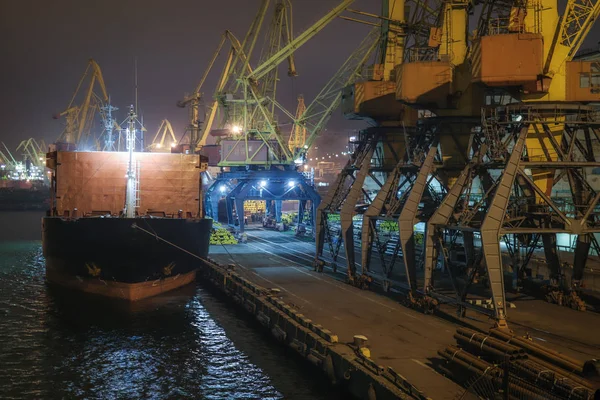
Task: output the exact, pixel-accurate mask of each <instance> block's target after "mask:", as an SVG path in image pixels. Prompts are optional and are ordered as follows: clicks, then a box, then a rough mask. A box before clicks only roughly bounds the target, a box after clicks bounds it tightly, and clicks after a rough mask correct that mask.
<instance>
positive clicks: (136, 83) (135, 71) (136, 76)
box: [133, 56, 139, 115]
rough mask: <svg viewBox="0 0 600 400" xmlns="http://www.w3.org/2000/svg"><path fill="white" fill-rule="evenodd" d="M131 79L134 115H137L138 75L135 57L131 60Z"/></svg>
mask: <svg viewBox="0 0 600 400" xmlns="http://www.w3.org/2000/svg"><path fill="white" fill-rule="evenodd" d="M133 70H134V71H133V77H134V78H133V79H134V87H135V113H136V115H139V114H138V75H137V56H136V57H135V58H134V60H133Z"/></svg>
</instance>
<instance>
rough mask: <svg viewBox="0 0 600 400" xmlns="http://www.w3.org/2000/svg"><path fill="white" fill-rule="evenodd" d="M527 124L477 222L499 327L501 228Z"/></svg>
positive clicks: (502, 323)
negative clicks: (480, 221)
mask: <svg viewBox="0 0 600 400" xmlns="http://www.w3.org/2000/svg"><path fill="white" fill-rule="evenodd" d="M527 131H528V126H527V125H523V126H522V127H521V132H520V134H519V138H518V139H517V141H516V143H515V146H514V148H513V150H512V153H511V155H510V158H509V159H508V162H507V164H506V168H505V169H504V172H503V174H502V176H501V178H500V182H499V184H498V186H497V188H496V192H495V193H494V197H493V199H492V202H491V204H490V207H489V209H488V212H487V214H486V216H485V218H484V220H483V224H482V225H481V243H482V247H483V255H484V258H485V263H486V268H487V273H488V279H489V282H490V287H491V289H492V300H493V303H494V310H495V311H496V313H495V314H496V321H497V324H498V326H499V327H507V325H506V298H505V293H504V271H503V268H502V254H501V250H500V235H501V228H502V224H503V221H504V217H505V215H506V210H507V207H508V202H509V199H510V195H511V192H512V188H513V185H514V182H515V177H516V175H517V173H518V169H519V162H520V161H521V157H522V154H523V147H524V145H525V139H526V138H527Z"/></svg>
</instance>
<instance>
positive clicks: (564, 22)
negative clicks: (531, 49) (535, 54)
mask: <svg viewBox="0 0 600 400" xmlns="http://www.w3.org/2000/svg"><path fill="white" fill-rule="evenodd" d="M599 15H600V1H598V0H568V1H567V7H566V9H565V12H564V13H563V14H562V16H561V18H560V20H559V22H558V25H557V26H556V31H555V34H554V40H553V41H552V44H551V46H550V51H549V52H548V57H547V58H546V63H545V65H544V73H550V74H552V73H555V72H556V71H557V69H558V66H559V65H560V64H562V63H563V62H565V61H571V60H572V59H573V57H574V56H575V54H576V53H577V51H578V50H579V48H580V47H581V44H582V43H583V41H584V39H585V38H586V37H587V35H588V33H589V32H590V29H591V28H592V26H593V25H594V22H595V21H596V20H597V19H598V16H599Z"/></svg>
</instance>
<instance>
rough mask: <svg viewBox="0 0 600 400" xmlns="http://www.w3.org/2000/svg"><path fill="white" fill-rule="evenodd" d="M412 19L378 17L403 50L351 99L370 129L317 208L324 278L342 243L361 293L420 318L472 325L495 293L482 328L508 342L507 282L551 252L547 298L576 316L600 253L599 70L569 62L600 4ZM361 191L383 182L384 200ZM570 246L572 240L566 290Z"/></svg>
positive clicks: (467, 9)
mask: <svg viewBox="0 0 600 400" xmlns="http://www.w3.org/2000/svg"><path fill="white" fill-rule="evenodd" d="M407 5H408V2H405V1H391V0H390V1H383V9H382V14H381V16H376V17H377V18H378V20H379V23H378V25H380V27H381V31H382V34H383V35H384V37H385V38H386V41H385V44H383V45H382V49H386V50H388V49H390V48H393V49H394V50H393V51H391V52H390V51H382V54H381V57H380V59H379V63H378V64H376V65H375V66H374V68H373V69H374V70H376V71H381V73H380V74H373V75H372V76H371V79H370V80H369V81H367V82H364V83H357V84H355V85H353V86H352V87H349V88H347V93H348V96H347V98H348V99H351V100H350V101H351V103H350V104H349V106H348V107H346V108H344V110H345V111H346V115H347V116H350V117H356V116H358V117H360V118H368V119H370V120H372V121H374V122H375V125H376V126H375V128H370V129H368V130H366V131H365V132H363V133H362V134H361V137H360V140H359V143H358V144H357V148H356V151H355V152H354V154H353V155H352V157H351V159H350V160H349V161H348V165H347V166H346V168H344V171H343V172H342V174H341V175H340V177H339V179H338V182H337V184H336V185H335V187H333V188H332V189H331V191H330V193H329V194H328V196H327V197H326V198H325V199H324V201H323V202H322V204H321V206H320V208H319V213H318V215H317V218H318V219H317V221H318V223H317V252H316V261H315V264H316V267H317V268H321V267H322V266H323V264H324V263H325V262H328V263H331V264H333V266H334V268H335V267H336V266H337V263H339V260H341V257H340V258H339V259H338V256H339V255H338V253H339V250H340V248H341V245H342V243H343V245H344V248H345V261H346V264H347V274H348V280H349V281H350V282H351V283H354V284H357V285H367V284H368V283H370V282H373V281H376V282H377V283H379V284H381V285H382V287H383V288H384V289H385V290H389V289H390V288H391V287H397V288H400V289H402V290H405V291H406V292H407V294H408V299H409V304H412V305H415V306H418V307H422V308H423V309H425V310H431V309H433V308H434V307H435V306H436V304H437V301H438V300H439V299H443V300H444V301H453V302H455V303H457V304H459V306H460V307H461V309H463V310H464V308H465V307H470V303H469V302H468V296H469V294H470V293H471V291H472V290H473V289H474V286H475V285H476V282H480V283H481V282H486V283H487V285H486V286H487V287H484V288H483V290H484V291H487V292H488V293H489V295H490V297H491V305H492V307H491V310H486V312H488V313H490V314H491V315H492V316H493V317H494V318H495V319H496V321H497V324H498V326H500V327H505V326H506V307H507V306H506V304H507V303H506V298H505V284H506V283H507V282H505V278H504V276H505V272H507V271H508V270H509V266H510V269H512V272H511V273H513V274H514V276H515V278H516V279H515V281H517V280H520V279H522V278H524V277H526V275H527V274H528V268H527V266H528V263H529V261H530V260H531V257H532V255H533V253H534V252H535V251H539V250H536V249H538V248H539V247H542V248H543V253H544V256H545V258H546V260H547V262H548V268H549V269H550V271H551V272H550V278H551V281H552V282H553V283H554V284H551V285H550V286H549V287H547V288H546V290H547V291H548V294H549V297H550V298H553V299H558V301H557V302H562V303H565V304H568V305H570V306H572V307H574V308H582V302H581V299H580V298H579V296H578V288H580V286H581V280H582V277H583V269H584V266H585V262H586V259H587V257H588V254H589V252H590V248H594V247H597V244H596V239H595V237H594V233H595V232H597V229H598V225H597V222H596V220H597V212H596V211H595V209H596V206H597V203H598V200H599V198H600V195H599V194H598V192H597V189H594V187H593V185H592V184H591V183H590V181H589V175H590V174H589V172H590V169H591V168H595V167H597V166H598V163H597V161H596V157H595V154H594V149H595V147H596V145H597V143H596V142H597V141H598V140H599V139H600V137H599V136H598V130H597V122H596V121H597V111H596V109H595V108H594V107H593V105H592V104H593V103H595V102H598V101H599V100H600V91H599V90H598V87H599V86H598V84H599V83H600V81H599V80H600V74H599V73H598V72H599V71H600V69H599V65H598V62H597V61H594V60H574V56H575V54H576V53H577V51H578V49H579V48H580V46H581V44H582V43H583V40H584V39H585V37H586V35H587V34H588V32H589V30H590V28H591V26H592V25H593V23H594V22H595V20H596V19H597V18H598V13H600V4H599V3H598V2H595V1H581V0H570V1H568V2H567V7H566V9H565V11H564V13H563V14H562V15H559V13H558V4H557V2H556V0H550V1H547V0H541V1H511V2H500V1H493V0H490V1H486V2H483V3H482V4H477V5H475V4H473V3H470V2H467V1H451V2H439V3H436V2H427V3H419V2H416V3H415V4H414V5H412V4H411V6H410V7H406V6H407ZM475 7H478V8H479V9H478V10H477V12H478V14H479V15H480V17H479V19H478V20H477V23H476V26H475V28H476V29H475V30H474V33H473V34H471V33H470V32H471V30H470V29H469V18H468V16H469V15H470V14H471V13H473V11H474V8H475ZM404 10H410V13H409V15H405V14H404V13H405V11H404ZM360 14H363V15H368V14H366V13H360ZM386 33H387V36H385V35H386ZM391 53H393V54H394V57H390V54H391ZM386 85H387V86H386ZM369 87H377V88H379V90H375V91H369ZM384 88H385V89H384ZM390 92H391V95H390ZM375 102H379V103H378V106H377V107H372V108H370V107H369V105H370V104H375ZM348 110H350V111H352V112H348ZM414 112H417V113H418V115H417V117H416V118H415V114H414ZM386 132H392V133H391V134H386ZM386 152H387V154H389V155H393V156H389V157H385V153H386ZM381 154H384V156H383V157H381ZM382 159H383V160H389V161H388V162H387V163H386V162H382V161H380V160H382ZM390 166H391V168H390ZM377 172H382V174H381V175H377ZM367 179H371V180H372V181H379V186H380V189H379V190H378V191H377V192H376V193H375V194H373V193H369V192H367V191H366V190H365V185H364V183H365V180H367ZM565 193H566V194H565ZM561 194H562V195H561ZM357 214H362V218H360V216H358V218H357V217H356V215H357ZM338 215H339V217H338ZM332 216H333V218H332ZM338 220H339V222H337V221H338ZM361 223H362V224H361ZM354 225H359V227H358V229H355V227H354ZM360 225H362V226H360ZM419 226H420V227H423V228H424V229H421V230H419V229H416V228H417V227H419ZM561 233H567V234H571V235H577V240H576V244H575V249H574V253H575V254H574V262H573V267H572V277H571V282H570V283H569V284H567V285H564V284H562V285H560V284H559V283H561V282H563V283H564V275H565V270H564V268H563V267H562V266H563V264H564V263H563V262H562V261H561V259H560V252H559V251H558V249H557V245H556V242H557V239H556V235H557V234H561ZM359 239H360V243H361V248H360V249H355V240H356V241H358V240H359ZM326 243H329V246H328V247H329V254H328V255H327V254H325V252H324V250H325V249H326V246H325V244H326ZM355 250H358V251H355ZM357 252H358V253H359V254H360V260H361V264H360V266H361V268H360V271H359V269H358V268H357V262H356V260H355V255H356V253H357ZM457 254H458V255H459V256H457ZM325 256H327V257H328V258H326V257H325ZM503 260H505V262H503ZM506 260H510V261H506ZM399 266H403V267H404V268H399ZM421 271H422V272H421ZM442 272H443V274H442ZM434 278H437V279H434ZM479 289H481V288H479Z"/></svg>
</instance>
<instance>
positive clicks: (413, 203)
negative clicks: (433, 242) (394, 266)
mask: <svg viewBox="0 0 600 400" xmlns="http://www.w3.org/2000/svg"><path fill="white" fill-rule="evenodd" d="M437 151H438V149H437V143H436V142H434V143H432V144H431V146H430V147H429V151H428V152H427V156H426V157H425V160H424V161H423V164H422V165H421V168H420V169H419V174H418V175H417V179H415V182H414V183H413V185H412V188H411V191H410V194H409V195H408V198H407V199H406V202H405V203H404V207H402V211H401V212H400V216H399V218H398V233H399V235H400V245H401V246H402V260H403V261H404V267H405V268H406V278H407V280H408V284H409V287H410V290H411V292H414V291H415V290H416V288H417V268H416V264H417V259H416V254H415V241H414V227H415V224H416V223H417V213H418V212H419V203H421V199H422V197H423V193H424V192H425V189H426V188H427V178H428V176H429V174H430V173H431V171H432V167H433V160H434V158H435V156H436V154H437Z"/></svg>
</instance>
